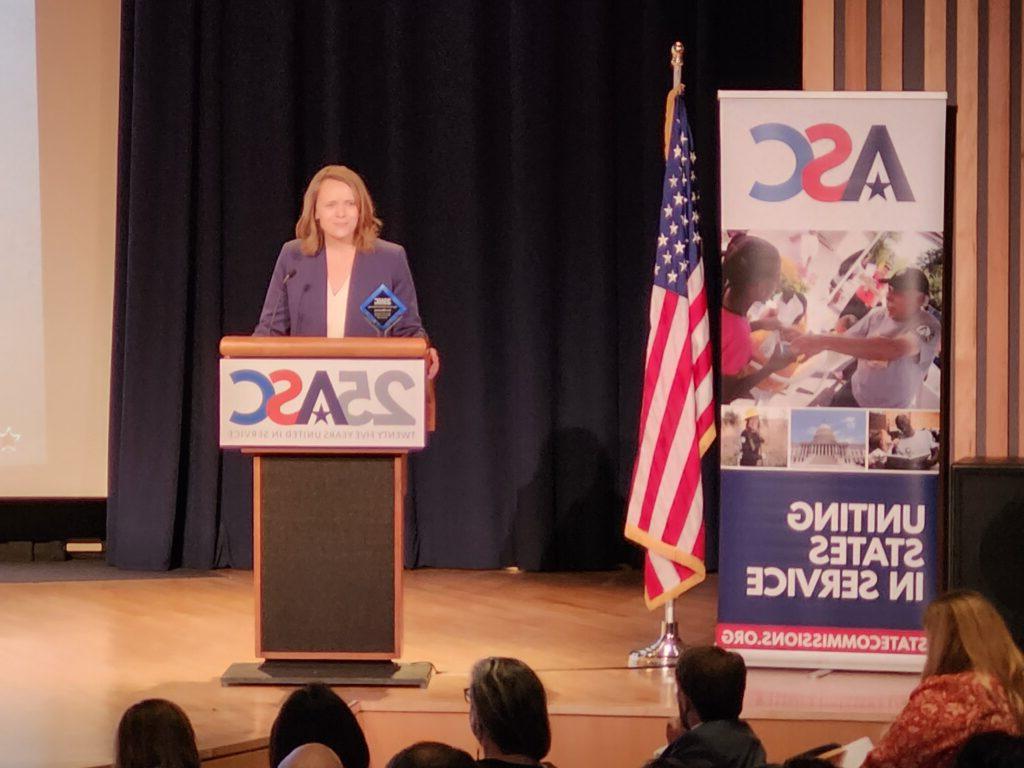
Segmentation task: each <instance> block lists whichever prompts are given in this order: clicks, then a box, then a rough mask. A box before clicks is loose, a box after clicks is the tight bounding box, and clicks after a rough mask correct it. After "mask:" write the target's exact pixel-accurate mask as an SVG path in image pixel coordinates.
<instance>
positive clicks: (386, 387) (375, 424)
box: [220, 357, 426, 450]
mask: <svg viewBox="0 0 1024 768" xmlns="http://www.w3.org/2000/svg"><path fill="white" fill-rule="evenodd" d="M425 378H426V376H425V370H424V365H423V361H422V360H417V359H400V358H396V359H374V360H367V359H358V358H319V359H310V358H301V359H299V358H237V357H235V358H224V359H222V360H221V361H220V445H221V447H222V448H269V447H272V448H320V449H323V448H359V449H362V450H387V449H398V450H409V449H416V448H423V447H424V446H425V444H426V409H425V405H424V403H425V402H426V396H425V393H426V381H425Z"/></svg>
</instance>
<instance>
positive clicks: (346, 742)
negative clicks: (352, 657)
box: [269, 683, 370, 768]
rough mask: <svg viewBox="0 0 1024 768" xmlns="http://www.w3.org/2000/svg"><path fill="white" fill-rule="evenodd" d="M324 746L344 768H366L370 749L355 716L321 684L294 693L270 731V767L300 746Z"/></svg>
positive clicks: (336, 696) (338, 698) (332, 692)
mask: <svg viewBox="0 0 1024 768" xmlns="http://www.w3.org/2000/svg"><path fill="white" fill-rule="evenodd" d="M313 743H318V744H324V745H326V746H328V747H330V748H331V749H332V750H334V754H336V755H337V756H338V758H339V759H340V760H341V763H342V765H344V766H345V768H368V766H369V764H370V750H369V749H368V748H367V746H366V737H365V736H363V729H362V728H360V727H359V723H358V722H357V721H356V717H355V715H353V714H352V710H350V709H349V708H348V705H347V704H346V703H345V702H344V701H342V700H341V698H340V697H339V696H338V694H336V693H335V692H334V691H332V690H331V689H330V688H328V687H327V686H326V685H323V684H321V683H315V684H313V685H307V686H304V687H302V688H299V689H298V690H296V691H294V692H293V693H292V694H291V695H290V696H289V697H288V698H287V699H285V701H284V704H282V705H281V711H280V712H278V713H277V719H276V720H274V725H273V727H272V728H271V729H270V745H269V751H270V768H277V766H278V765H280V763H281V761H282V760H283V759H284V758H285V757H287V756H288V754H289V753H290V752H291V751H292V750H293V749H295V748H296V747H300V746H302V745H303V744H313Z"/></svg>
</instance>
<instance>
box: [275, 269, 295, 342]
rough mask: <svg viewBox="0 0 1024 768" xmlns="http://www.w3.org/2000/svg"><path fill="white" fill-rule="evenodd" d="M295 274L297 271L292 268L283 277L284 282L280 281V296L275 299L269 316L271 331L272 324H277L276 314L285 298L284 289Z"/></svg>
mask: <svg viewBox="0 0 1024 768" xmlns="http://www.w3.org/2000/svg"><path fill="white" fill-rule="evenodd" d="M296 272H298V270H297V269H296V268H295V267H292V268H291V269H289V270H288V274H286V275H285V276H284V280H282V281H281V295H280V296H278V297H277V306H276V307H274V312H273V314H271V316H270V327H271V329H273V327H274V323H276V322H277V313H278V312H280V311H281V303H282V302H283V301H284V297H285V290H284V289H285V287H286V286H287V285H288V281H289V280H291V279H292V278H293V277H295V273H296Z"/></svg>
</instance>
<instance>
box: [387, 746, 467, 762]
mask: <svg viewBox="0 0 1024 768" xmlns="http://www.w3.org/2000/svg"><path fill="white" fill-rule="evenodd" d="M475 765H476V761H475V760H473V758H472V757H471V756H470V754H469V753H468V752H465V751H463V750H461V749H456V748H455V747H450V746H448V745H447V744H441V743H440V742H437V741H421V742H419V743H417V744H413V745H412V746H411V747H406V748H405V749H403V750H402V751H401V752H399V753H398V754H397V755H395V756H394V757H392V758H391V760H390V762H388V765H387V768H474V766H475Z"/></svg>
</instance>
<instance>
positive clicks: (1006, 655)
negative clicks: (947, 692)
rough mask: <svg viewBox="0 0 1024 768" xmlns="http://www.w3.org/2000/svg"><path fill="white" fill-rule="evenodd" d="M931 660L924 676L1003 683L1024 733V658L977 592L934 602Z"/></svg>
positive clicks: (929, 622)
mask: <svg viewBox="0 0 1024 768" xmlns="http://www.w3.org/2000/svg"><path fill="white" fill-rule="evenodd" d="M924 628H925V630H926V632H927V633H928V657H927V659H926V660H925V665H924V672H923V673H922V677H930V676H931V675H951V674H956V673H957V672H969V671H974V672H982V673H985V674H988V675H991V676H992V677H994V678H996V679H997V680H999V682H1000V683H1002V685H1003V688H1004V689H1005V690H1006V696H1007V698H1008V699H1009V701H1010V707H1011V708H1012V709H1013V712H1014V714H1015V715H1016V717H1017V721H1018V722H1019V723H1020V725H1021V728H1022V729H1024V657H1022V656H1021V652H1020V650H1019V649H1018V648H1017V646H1016V645H1015V644H1014V642H1013V638H1012V637H1011V636H1010V631H1009V630H1008V629H1007V628H1006V622H1004V621H1003V617H1002V616H1000V615H999V612H998V611H997V610H996V609H995V608H994V607H993V605H992V604H991V603H990V602H989V601H988V600H986V599H985V598H984V597H982V596H981V595H979V594H978V593H977V592H972V591H970V590H957V591H954V592H948V593H946V594H945V595H942V596H941V597H939V598H936V599H935V600H934V601H932V603H931V605H929V606H928V608H926V609H925V612H924Z"/></svg>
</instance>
